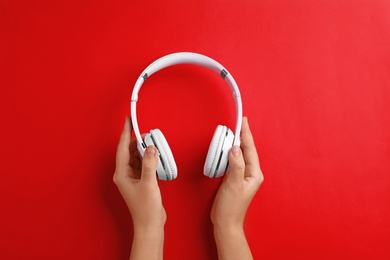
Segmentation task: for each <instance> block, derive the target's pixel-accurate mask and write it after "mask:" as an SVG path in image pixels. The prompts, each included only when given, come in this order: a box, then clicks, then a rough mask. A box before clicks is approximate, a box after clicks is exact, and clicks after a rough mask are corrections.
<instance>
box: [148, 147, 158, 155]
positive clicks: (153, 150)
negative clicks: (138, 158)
mask: <svg viewBox="0 0 390 260" xmlns="http://www.w3.org/2000/svg"><path fill="white" fill-rule="evenodd" d="M145 154H146V155H148V156H155V155H156V154H157V149H156V148H155V147H154V146H148V147H146V150H145Z"/></svg>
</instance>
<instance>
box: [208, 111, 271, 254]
mask: <svg viewBox="0 0 390 260" xmlns="http://www.w3.org/2000/svg"><path fill="white" fill-rule="evenodd" d="M263 180H264V177H263V173H262V172H261V169H260V164H259V159H258V156H257V151H256V147H255V144H254V141H253V137H252V134H251V132H250V129H249V125H248V119H247V118H246V117H244V118H243V122H242V130H241V148H240V147H238V146H233V147H232V149H230V152H229V168H228V170H227V173H226V176H225V177H224V180H223V182H222V184H221V186H220V187H219V190H218V192H217V195H216V197H215V199H214V204H213V207H212V209H211V221H212V222H213V225H214V238H215V242H216V245H217V251H218V257H219V259H222V260H229V259H253V257H252V253H251V251H250V248H249V245H248V243H247V240H246V237H245V233H244V228H243V224H244V219H245V215H246V211H247V209H248V207H249V204H250V203H251V201H252V198H253V197H254V195H255V194H256V192H257V190H258V188H259V187H260V185H261V183H262V182H263Z"/></svg>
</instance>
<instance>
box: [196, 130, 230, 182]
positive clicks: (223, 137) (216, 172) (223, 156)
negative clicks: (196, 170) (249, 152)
mask: <svg viewBox="0 0 390 260" xmlns="http://www.w3.org/2000/svg"><path fill="white" fill-rule="evenodd" d="M233 140H234V134H233V132H232V131H231V130H230V129H229V128H227V127H226V126H221V125H219V126H217V129H215V132H214V135H213V138H212V140H211V143H210V146H209V150H208V152H207V157H206V161H205V164H204V168H203V174H204V175H206V176H207V177H210V178H217V177H220V176H222V175H223V174H224V173H225V171H226V168H227V165H228V154H229V151H230V148H232V146H233Z"/></svg>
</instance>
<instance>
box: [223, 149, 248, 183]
mask: <svg viewBox="0 0 390 260" xmlns="http://www.w3.org/2000/svg"><path fill="white" fill-rule="evenodd" d="M244 174H245V162H244V158H243V155H242V151H241V149H240V147H239V146H237V145H235V146H233V147H232V148H231V149H230V151H229V169H228V174H227V177H226V181H233V182H238V181H242V180H243V179H244Z"/></svg>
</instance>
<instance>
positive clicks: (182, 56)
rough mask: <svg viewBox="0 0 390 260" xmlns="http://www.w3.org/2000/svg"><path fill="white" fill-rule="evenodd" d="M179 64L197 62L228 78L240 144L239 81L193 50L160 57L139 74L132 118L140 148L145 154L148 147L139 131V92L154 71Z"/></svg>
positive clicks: (240, 110)
mask: <svg viewBox="0 0 390 260" xmlns="http://www.w3.org/2000/svg"><path fill="white" fill-rule="evenodd" d="M177 64H195V65H199V66H202V67H206V68H209V69H211V70H213V71H215V72H217V73H218V74H219V75H220V76H221V77H222V78H223V79H225V80H226V82H227V83H228V85H229V86H230V89H231V91H232V92H233V98H234V101H235V104H236V128H235V131H234V142H233V145H240V132H241V124H242V102H241V96H240V90H239V89H238V86H237V83H236V81H235V80H234V78H233V76H232V75H231V74H230V73H229V72H228V71H227V70H226V69H225V68H224V67H223V66H222V65H221V64H220V63H219V62H217V61H215V60H213V59H212V58H209V57H207V56H205V55H202V54H198V53H193V52H177V53H173V54H169V55H166V56H164V57H161V58H159V59H158V60H156V61H155V62H153V63H152V64H150V65H149V66H148V67H147V68H146V69H145V70H144V71H143V72H142V73H141V75H140V76H139V78H138V79H137V81H136V83H135V85H134V88H133V93H132V95H131V105H130V111H131V120H132V124H133V129H134V133H135V136H136V139H137V144H138V149H139V150H140V152H141V155H143V152H144V151H145V149H146V145H145V144H144V142H143V141H142V137H141V133H140V131H139V127H138V122H137V113H136V104H137V101H138V92H139V90H140V89H141V86H142V84H143V83H144V82H145V80H146V79H147V78H148V77H150V76H151V75H152V74H153V73H155V72H157V71H159V70H161V69H164V68H166V67H169V66H173V65H177Z"/></svg>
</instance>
